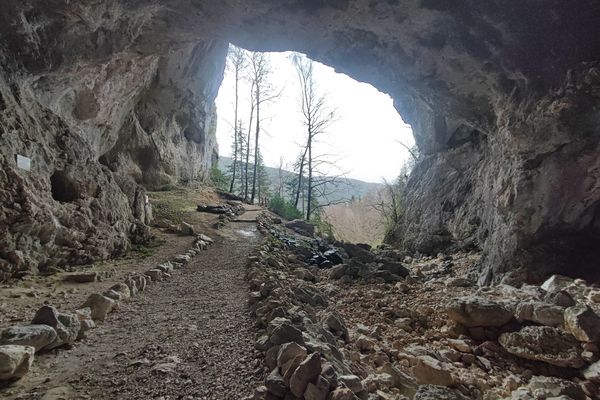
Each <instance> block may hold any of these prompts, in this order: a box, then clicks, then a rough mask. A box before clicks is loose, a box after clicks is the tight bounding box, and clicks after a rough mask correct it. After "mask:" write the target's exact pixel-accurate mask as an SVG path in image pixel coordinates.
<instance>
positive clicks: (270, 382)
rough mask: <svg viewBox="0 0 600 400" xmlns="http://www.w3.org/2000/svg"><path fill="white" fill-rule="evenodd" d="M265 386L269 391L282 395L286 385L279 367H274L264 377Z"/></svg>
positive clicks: (285, 390) (278, 395)
mask: <svg viewBox="0 0 600 400" xmlns="http://www.w3.org/2000/svg"><path fill="white" fill-rule="evenodd" d="M265 386H266V387H267V390H268V391H269V393H271V394H273V395H275V396H277V397H284V396H285V393H286V392H287V387H286V385H285V381H284V380H283V376H281V374H280V373H279V368H275V369H274V370H273V371H271V373H270V374H269V375H268V376H267V378H266V379H265Z"/></svg>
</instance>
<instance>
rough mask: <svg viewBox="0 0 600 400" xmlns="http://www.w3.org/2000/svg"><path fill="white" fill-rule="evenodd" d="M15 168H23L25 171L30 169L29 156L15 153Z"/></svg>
mask: <svg viewBox="0 0 600 400" xmlns="http://www.w3.org/2000/svg"><path fill="white" fill-rule="evenodd" d="M17 168H21V169H24V170H25V171H30V170H31V158H29V157H25V156H22V155H20V154H17Z"/></svg>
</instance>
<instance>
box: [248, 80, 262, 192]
mask: <svg viewBox="0 0 600 400" xmlns="http://www.w3.org/2000/svg"><path fill="white" fill-rule="evenodd" d="M259 134H260V84H258V83H257V85H256V133H255V135H254V173H253V176H252V195H251V197H250V203H251V204H254V196H255V195H256V171H257V167H258V137H259Z"/></svg>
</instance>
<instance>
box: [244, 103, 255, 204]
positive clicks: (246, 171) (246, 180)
mask: <svg viewBox="0 0 600 400" xmlns="http://www.w3.org/2000/svg"><path fill="white" fill-rule="evenodd" d="M251 101H252V100H251ZM253 118H254V103H252V106H251V107H250V123H249V124H248V141H247V142H246V143H247V145H246V147H247V149H246V165H245V166H244V200H246V201H248V189H249V185H248V166H249V165H250V141H251V139H252V119H253Z"/></svg>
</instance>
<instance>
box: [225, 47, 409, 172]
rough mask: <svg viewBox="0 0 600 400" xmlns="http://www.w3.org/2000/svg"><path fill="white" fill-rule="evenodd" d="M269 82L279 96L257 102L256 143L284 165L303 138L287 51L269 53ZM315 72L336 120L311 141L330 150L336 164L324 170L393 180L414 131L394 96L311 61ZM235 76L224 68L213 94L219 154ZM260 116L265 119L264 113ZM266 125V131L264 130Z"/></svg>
mask: <svg viewBox="0 0 600 400" xmlns="http://www.w3.org/2000/svg"><path fill="white" fill-rule="evenodd" d="M268 55H269V57H270V65H271V71H272V74H271V77H270V81H271V83H272V85H273V86H274V87H275V88H276V91H277V92H279V91H281V96H280V97H279V98H278V99H277V100H275V101H273V102H270V103H266V104H264V105H262V106H261V120H262V122H261V124H262V127H261V133H260V136H259V138H260V147H261V152H262V153H261V154H262V155H263V158H264V161H265V164H266V165H267V166H270V167H278V166H279V164H280V159H281V158H283V165H284V169H289V170H292V164H293V162H294V161H295V160H296V158H297V157H298V155H299V154H300V148H301V147H300V143H302V142H303V141H304V138H305V137H306V133H305V127H304V126H303V125H302V118H301V114H300V102H299V96H300V86H299V84H298V82H297V81H298V77H297V74H296V70H295V68H294V65H293V63H292V55H293V53H291V52H285V53H268ZM314 77H315V81H316V83H317V86H318V89H319V91H321V92H322V93H324V94H326V96H327V100H328V105H329V106H330V107H331V108H332V109H334V110H335V121H334V123H333V124H332V125H331V126H330V127H329V128H328V129H327V131H326V132H325V133H324V134H323V135H322V136H321V141H320V142H319V143H317V144H316V145H315V150H314V152H315V153H318V154H330V155H331V159H332V160H335V162H336V165H337V168H333V167H329V168H328V169H329V170H326V171H323V172H324V173H326V174H335V175H338V174H340V173H343V174H345V175H346V176H347V177H349V178H355V179H360V180H363V181H366V182H382V180H383V179H384V178H385V179H387V180H393V179H395V178H396V177H397V176H398V174H399V172H400V169H401V167H402V165H403V164H404V163H405V162H406V161H407V160H408V158H409V157H410V156H409V154H408V152H407V150H406V149H405V148H404V147H403V146H402V145H401V144H399V143H398V141H401V142H402V143H404V144H406V145H408V146H412V145H413V144H414V139H413V136H412V130H411V128H410V126H409V125H407V124H406V123H405V122H404V121H403V120H402V118H401V117H400V115H399V114H398V112H397V111H396V109H395V108H394V106H393V101H392V99H391V98H390V97H389V96H388V95H387V94H384V93H381V92H379V91H378V90H377V89H375V88H374V87H373V86H371V85H369V84H366V83H361V82H358V81H355V80H354V79H352V78H350V77H348V76H347V75H345V74H341V73H337V72H335V70H334V69H333V68H330V67H328V66H325V65H323V64H320V63H317V62H315V64H314ZM234 88H235V79H234V75H233V73H231V71H228V70H226V72H225V78H224V80H223V84H222V85H221V88H220V90H219V95H218V97H217V100H216V103H217V113H218V118H219V119H218V124H217V140H218V143H219V154H220V155H223V156H227V157H231V154H232V143H233V119H234V117H233V115H234V108H233V104H234V99H235V90H234ZM249 91H250V89H249V86H248V85H247V83H246V82H244V84H243V85H242V86H241V87H240V113H241V115H240V117H241V118H242V119H243V126H244V129H245V130H246V129H247V126H248V120H249V113H250V105H249V104H250V103H249V98H250V96H249ZM263 116H264V118H263ZM263 128H264V130H263Z"/></svg>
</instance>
